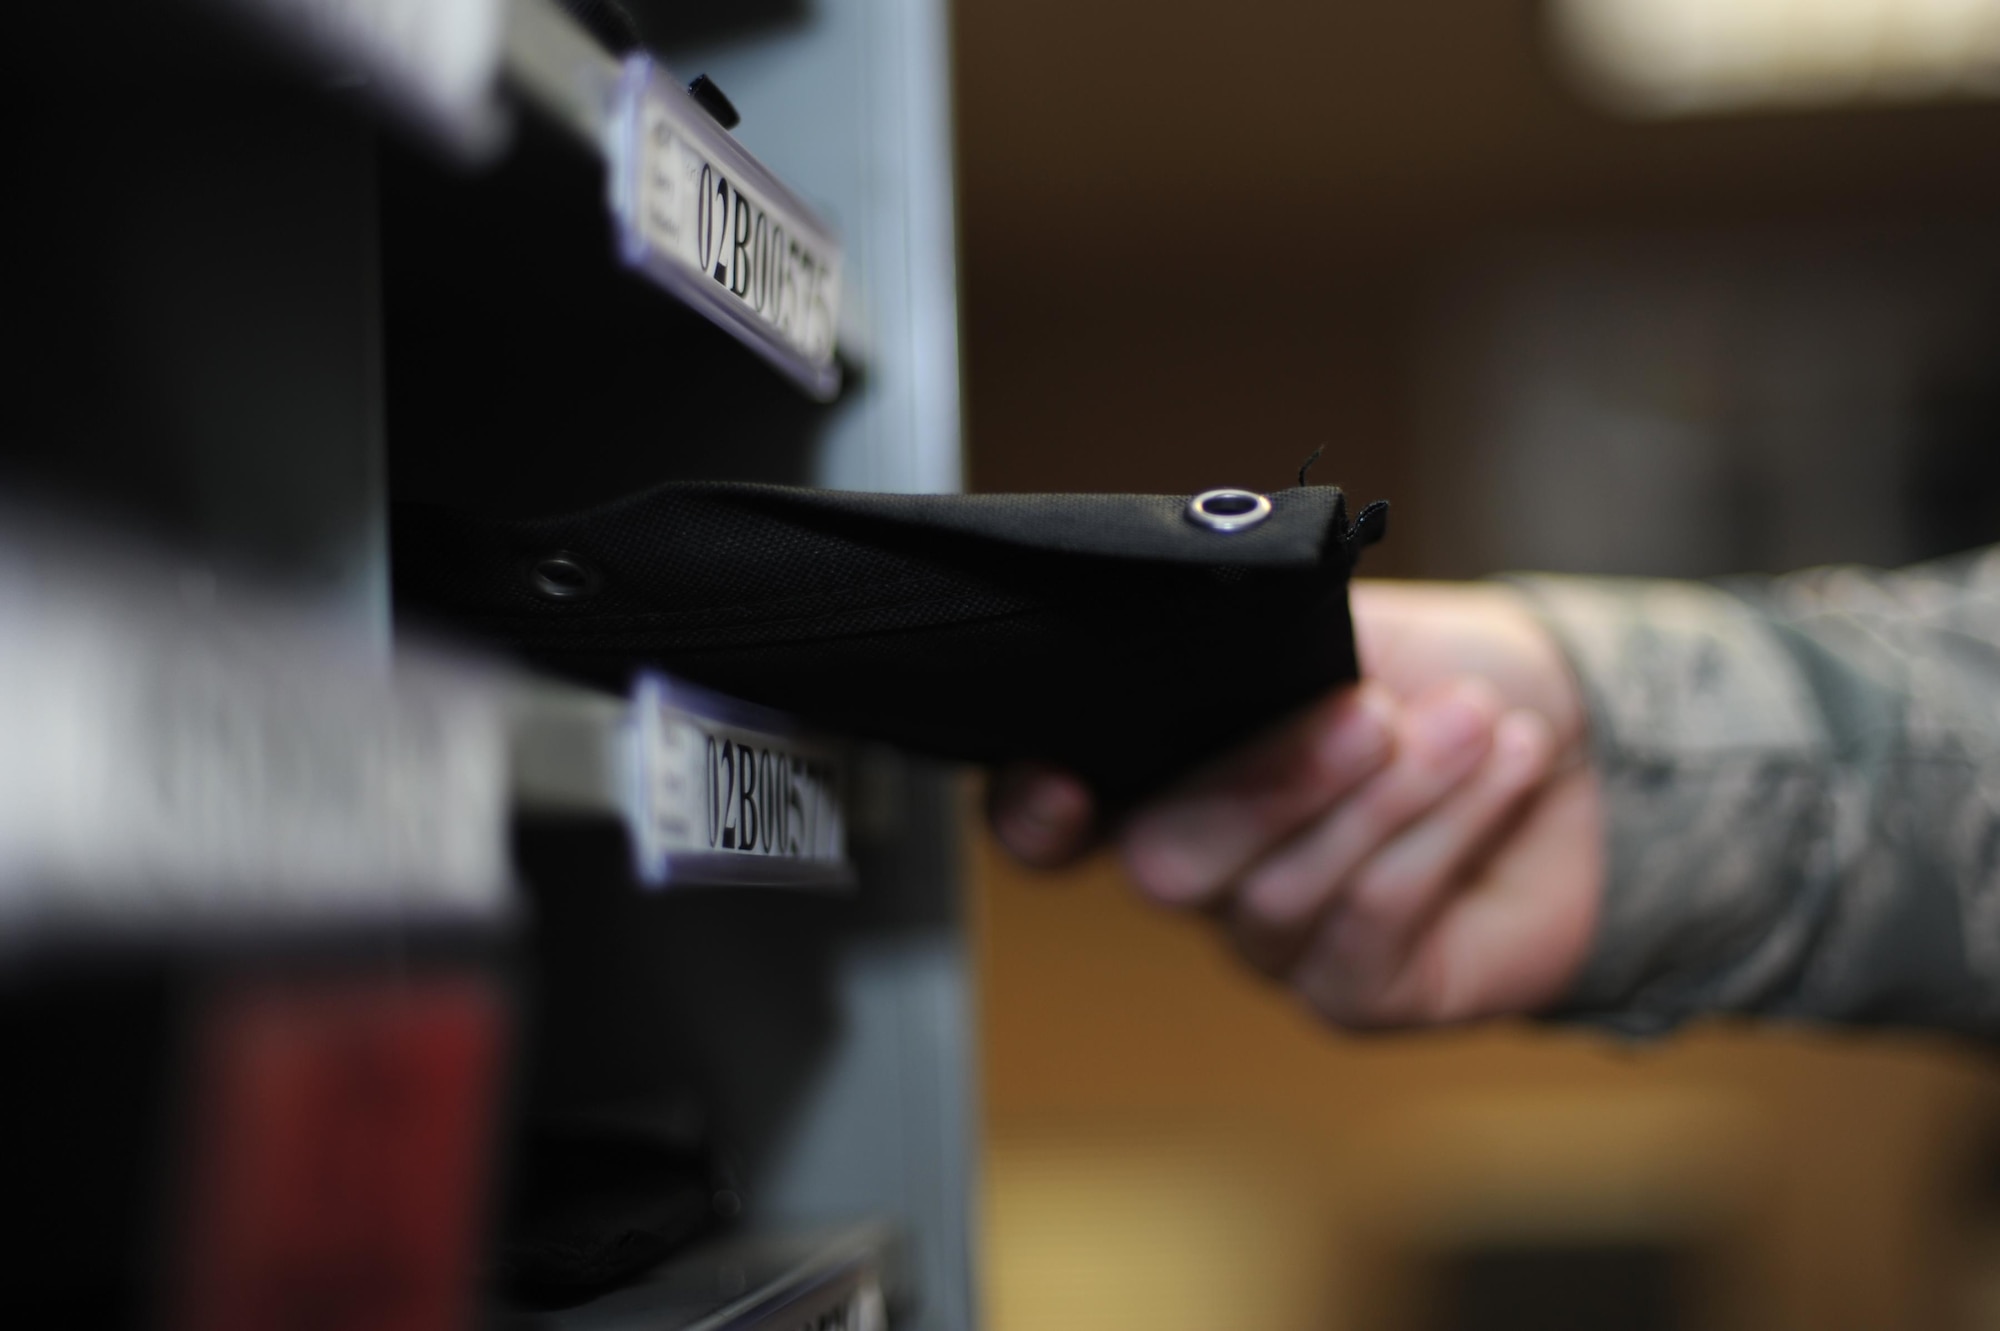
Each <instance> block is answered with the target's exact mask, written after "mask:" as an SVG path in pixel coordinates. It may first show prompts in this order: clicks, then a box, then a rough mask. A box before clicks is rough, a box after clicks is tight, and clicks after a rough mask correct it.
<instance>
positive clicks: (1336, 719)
mask: <svg viewBox="0 0 2000 1331" xmlns="http://www.w3.org/2000/svg"><path fill="white" fill-rule="evenodd" d="M1395 712H1396V704H1395V702H1394V701H1393V700H1392V699H1391V698H1390V696H1389V695H1388V693H1387V692H1386V691H1385V690H1383V689H1382V688H1381V687H1380V686H1379V685H1376V684H1371V683H1362V684H1358V685H1356V686H1354V687H1353V688H1349V689H1343V690H1341V691H1340V692H1338V693H1336V694H1333V695H1332V696H1330V697H1328V698H1326V699H1324V700H1322V701H1320V702H1318V703H1316V704H1314V705H1313V706H1312V707H1309V708H1308V709H1306V711H1304V712H1302V713H1301V714H1299V715H1298V716H1295V717H1293V718H1292V719H1291V720H1289V721H1287V722H1285V723H1284V724H1282V725H1281V726H1279V727H1278V728H1277V729H1276V730H1273V731H1271V732H1269V733H1268V734H1265V735H1264V736H1262V737H1260V738H1259V739H1257V740H1254V741H1252V742H1251V744H1250V745H1248V746H1247V747H1246V748H1244V749H1241V750H1239V751H1238V752H1237V753H1235V754H1233V755H1231V756H1230V757H1228V758H1225V759H1223V760H1222V761H1221V762H1219V763H1217V764H1216V765H1214V766H1212V767H1210V768H1208V769H1207V770H1206V771H1204V772H1202V773H1201V774H1199V775H1197V776H1196V777H1194V778H1193V779H1192V780H1191V781H1189V782H1188V783H1187V784H1185V785H1183V786H1181V787H1180V788H1179V789H1177V790H1175V791H1173V792H1171V793H1170V794H1167V795H1165V796H1162V797H1161V798H1160V799H1159V800H1157V801H1155V802H1154V803H1153V804H1152V805H1150V806H1149V807H1147V808H1146V809H1144V810H1142V811H1140V813H1139V814H1137V815H1136V816H1135V817H1134V818H1133V819H1132V821H1131V822H1130V823H1128V824H1127V825H1126V828H1125V832H1124V835H1123V837H1122V838H1121V841H1122V845H1123V850H1124V859H1125V867H1126V870H1127V871H1128V872H1129V873H1130V874H1131V875H1132V879H1133V881H1134V882H1135V883H1137V885H1138V886H1139V889H1140V890H1141V891H1142V892H1144V893H1145V894H1146V895H1148V896H1150V897H1152V898H1154V899H1155V900H1157V901H1161V902H1166V903H1169V904H1172V905H1183V906H1185V905H1198V904H1202V903H1205V902H1207V901H1210V900H1212V899H1214V898H1215V897H1216V896H1217V895H1219V894H1220V893H1221V892H1222V890H1223V889H1224V888H1225V887H1226V886H1227V885H1228V884H1229V883H1230V881H1231V880H1233V879H1234V878H1235V877H1236V876H1237V874H1238V873H1240V872H1241V871H1242V870H1243V869H1244V868H1245V867H1246V866H1248V865H1249V864H1251V863H1252V862H1253V861H1255V860H1256V859H1257V858H1258V857H1259V856H1260V855H1262V854H1263V852H1264V851H1265V850H1266V849H1267V848H1268V847H1269V846H1270V845H1271V844H1272V843H1274V842H1276V841H1279V840H1282V839H1283V838H1285V837H1288V836H1290V835H1291V834H1292V833H1293V832H1296V831H1297V830H1298V829H1299V828H1301V827H1303V826H1304V825H1305V824H1306V823H1307V822H1308V821H1310V820H1311V819H1313V818H1314V817H1316V816H1318V815H1319V814H1321V813H1324V812H1325V811H1326V810H1327V809H1329V808H1331V807H1332V806H1333V805H1334V803H1335V802H1336V801H1338V800H1339V799H1340V798H1341V797H1342V796H1344V795H1346V794H1347V793H1348V792H1349V791H1351V790H1353V789H1354V788H1355V787H1357V786H1359V785H1360V784H1361V783H1362V782H1363V781H1364V780H1366V779H1367V778H1368V777H1369V776H1371V775H1372V774H1373V773H1374V772H1375V771H1376V770H1377V769H1378V768H1380V767H1381V766H1382V764H1383V763H1385V762H1387V761H1388V758H1389V752H1390V750H1391V748H1392V747H1393V738H1392V737H1393V734H1394V721H1395Z"/></svg>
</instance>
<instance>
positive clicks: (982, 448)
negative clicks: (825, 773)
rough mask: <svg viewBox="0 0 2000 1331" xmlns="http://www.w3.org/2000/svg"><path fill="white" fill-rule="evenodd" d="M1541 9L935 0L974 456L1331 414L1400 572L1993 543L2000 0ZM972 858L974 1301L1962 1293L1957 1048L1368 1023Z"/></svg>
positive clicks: (1292, 428) (1274, 455) (1741, 1034)
mask: <svg viewBox="0 0 2000 1331" xmlns="http://www.w3.org/2000/svg"><path fill="white" fill-rule="evenodd" d="M1593 3H1595V4H1596V5H1597V9H1596V10H1593V9H1592V4H1593ZM1553 4H1554V0H1551V3H1535V2H1533V0H1376V2H1374V3H1357V2H1356V0H1322V2H1321V3H1305V2H1304V0H1232V3H1229V4H1193V3H1187V2H1186V0H1155V3H1151V4H1145V5H1140V4H1136V3H1130V2H1129V0H1064V2H1063V3H1056V2H1055V0H958V5H957V13H956V24H957V31H956V47H957V57H956V58H957V61H958V71H957V72H958V87H959V106H958V133H959V142H960V152H961V181H960V193H961V208H962V214H961V216H962V228H963V248H964V269H963V271H964V275H965V277H964V280H965V300H964V306H963V308H964V318H965V333H966V370H967V381H966V382H967V394H968V407H969V435H970V446H971V456H970V474H971V477H972V480H973V483H974V485H975V486H976V487H977V488H980V489H986V490H1013V489H1079V490H1144V491H1167V492H1185V491H1192V490H1196V489H1200V488H1204V487H1206V486H1210V485H1218V484H1236V485H1247V486H1252V487H1257V488H1276V487H1278V486H1282V485H1284V484H1288V483H1289V482H1290V481H1291V479H1292V477H1293V475H1294V473H1295V472H1296V470H1297V468H1298V465H1299V463H1300V462H1301V461H1302V460H1303V459H1304V457H1305V456H1306V455H1307V454H1308V453H1310V452H1311V451H1312V450H1313V449H1314V448H1316V447H1319V446H1321V445H1324V446H1325V447H1326V450H1327V451H1326V455H1325V457H1324V458H1323V459H1322V461H1321V462H1320V463H1319V466H1318V469H1317V470H1316V472H1315V473H1314V479H1315V480H1320V481H1331V482H1335V483H1338V484H1341V485H1343V486H1345V487H1347V488H1348V489H1349V490H1350V491H1352V492H1353V493H1355V494H1356V495H1357V496H1359V497H1361V498H1363V499H1372V498H1376V497H1386V498H1389V499H1390V500H1392V502H1393V503H1394V505H1395V511H1394V524H1393V529H1392V535H1391V538H1390V540H1389V542H1388V543H1387V544H1386V545H1385V546H1383V547H1380V548H1379V549H1377V550H1375V551H1371V552H1370V555H1369V564H1368V568H1367V571H1369V572H1371V573H1375V574H1385V575H1403V576H1447V577H1463V576H1476V575H1479V574H1482V573H1486V572H1489V571H1492V570H1495V569H1501V568H1507V567H1528V566H1534V567H1560V568H1570V569H1580V570H1594V571H1606V572H1620V573H1664V574H1685V575H1700V574H1709V573H1720V572H1727V571H1737V570H1746V569H1773V570H1775V569H1781V568H1787V567H1794V566H1797V565H1799V564H1802V563H1808V562H1819V561H1829V560H1866V561H1877V562H1894V561H1901V560H1907V559H1913V558H1919V557H1923V556H1926V555H1930V554H1936V553H1941V552H1945V551H1948V550H1952V549H1957V548H1963V547H1965V546H1967V545H1970V544H1974V543H1977V542H1980V541H1984V540H1994V539H2000V101H1992V100H1985V99H1984V98H1983V97H1982V96H1981V95H1980V94H1981V93H1982V91H1984V90H1988V89H1990V88H1992V87H1993V86H1995V85H1996V80H1994V79H1993V78H1992V77H1991V75H1992V71H1993V70H1994V69H1996V68H2000V16H1996V11H1995V6H1993V5H1991V4H1986V3H1983V0H1961V2H1957V3H1953V4H1949V5H1947V4H1943V3H1942V0H1906V3H1902V4H1898V3H1895V2H1894V0H1810V2H1808V0H1791V3H1784V2H1783V0H1739V2H1738V3H1736V4H1734V5H1721V4H1719V3H1715V2H1713V0H1680V3H1679V5H1678V7H1677V8H1676V7H1675V6H1673V5H1668V6H1667V9H1668V10H1671V11H1672V13H1673V14H1677V15H1678V16H1679V18H1678V19H1676V22H1677V23H1678V26H1677V27H1676V26H1674V25H1673V24H1669V25H1668V26H1667V27H1664V28H1663V27H1661V26H1660V25H1659V24H1658V23H1655V24H1654V26H1653V27H1652V28H1648V27H1647V26H1646V23H1645V22H1644V21H1641V20H1643V19H1644V17H1645V16H1644V13H1643V12H1642V11H1644V10H1645V9H1646V5H1645V4H1644V3H1643V2H1639V0H1568V3H1566V4H1564V5H1563V6H1562V7H1561V8H1560V9H1558V8H1555V7H1553ZM1653 7H1654V8H1655V9H1659V8H1660V6H1659V5H1654V6H1653ZM1663 12H1664V11H1663ZM1634 14H1638V15H1639V18H1638V19H1634V18H1633V15H1634ZM1953 14H1956V15H1957V17H1956V18H1955V19H1953V18H1952V15H1953ZM1718 15H1721V16H1722V17H1721V18H1718V17H1717V16H1718ZM1607 16H1608V17H1607ZM1704 16H1706V17H1704ZM1746 16H1747V17H1746ZM1759 16H1761V17H1759ZM1815 16H1817V17H1815ZM1600 18H1602V19H1603V20H1604V23H1598V26H1597V27H1594V28H1593V27H1592V26H1591V25H1592V24H1593V23H1597V22H1598V19H1600ZM1752 19H1756V20H1757V21H1756V22H1754V23H1753V22H1751V20H1752ZM1701 22H1708V23H1710V27H1709V28H1707V29H1701V28H1700V23H1701ZM1951 22H1957V23H1959V24H1960V25H1961V26H1960V27H1959V28H1955V29H1954V28H1951V27H1950V26H1949V25H1950V23H1951ZM1620 23H1622V24H1623V25H1624V26H1623V27H1622V28H1620V27H1619V26H1618V24H1620ZM1604 24H1610V27H1605V26H1604ZM1732 24H1733V25H1734V26H1731V25H1732ZM1579 25H1581V28H1580V27H1579ZM1815 25H1817V26H1815ZM1580 30H1583V31H1585V35H1586V36H1588V35H1589V34H1590V33H1592V32H1595V33H1598V34H1599V35H1600V36H1601V35H1602V33H1603V32H1605V31H1613V32H1614V35H1616V34H1617V33H1623V34H1624V40H1626V47H1625V48H1624V49H1625V53H1626V58H1627V64H1626V66H1625V68H1624V70H1623V76H1624V78H1625V82H1624V83H1623V84H1622V85H1621V84H1620V83H1619V80H1618V77H1617V76H1618V75H1619V73H1620V71H1619V69H1618V68H1617V67H1616V61H1615V60H1614V61H1611V62H1609V63H1608V64H1607V63H1606V62H1604V61H1602V60H1600V62H1599V64H1598V65H1597V66H1596V67H1595V69H1594V72H1593V67H1591V66H1589V65H1588V64H1587V62H1580V61H1579V59H1578V57H1577V56H1576V54H1575V52H1576V50H1577V49H1578V48H1577V45H1576V42H1575V41H1574V40H1572V41H1571V43H1570V44H1569V45H1567V46H1565V45H1564V42H1563V40H1562V36H1563V34H1565V33H1567V34H1569V35H1570V36H1571V38H1572V39H1574V37H1575V34H1576V33H1577V32H1578V31H1580ZM1614 30H1615V31H1614ZM1704 33H1706V34H1707V35H1706V36H1704V35H1703V34H1704ZM1690 34H1693V35H1692V36H1690ZM1717 34H1720V36H1718V35H1717ZM1913 34H1914V35H1913ZM1730 41H1735V42H1737V43H1738V46H1735V47H1732V46H1730V45H1729V42H1730ZM1926 41H1928V42H1929V46H1928V47H1925V46H1924V45H1923V43H1924V42H1926ZM1675 42H1678V43H1680V45H1678V46H1676V45H1674V43H1675ZM1759 42H1761V43H1763V45H1762V46H1761V47H1759V46H1757V43H1759ZM1704 43H1706V44H1705V45H1704ZM1787 43H1789V44H1787ZM1585 46H1586V47H1587V46H1588V43H1585ZM1925 50H1928V51H1929V52H1930V55H1929V56H1928V57H1926V56H1924V55H1923V52H1924V51H1925ZM1691 51H1692V52H1693V53H1694V54H1693V55H1690V54H1689V53H1690V52H1691ZM1743 51H1748V52H1750V54H1749V55H1742V54H1741V52H1743ZM1635 52H1636V55H1635V54H1634V53H1635ZM1703 52H1706V53H1707V54H1706V55H1705V56H1704V55H1703ZM1732 52H1736V53H1737V54H1736V55H1732V54H1731V53H1732ZM1760 52H1761V54H1760ZM1912 52H1916V54H1915V55H1912V54H1911V53H1912ZM1600 54H1602V53H1601V52H1600ZM1701 59H1709V60H1710V61H1711V65H1710V66H1702V65H1701V64H1700V60H1701ZM1923 59H1930V60H1931V61H1932V65H1931V66H1924V65H1923V63H1922V62H1923ZM1899 62H1900V63H1899ZM1913 62H1914V63H1913ZM1981 62H1985V63H1981ZM1704 68H1707V69H1709V70H1710V74H1712V75H1713V77H1712V78H1709V82H1707V83H1703V82H1702V79H1703V78H1707V77H1709V75H1704V74H1703V72H1702V70H1703V69H1704ZM1926 69H1929V70H1930V72H1929V74H1926V73H1925V70H1926ZM1634 71H1636V75H1635V73H1634ZM1717 71H1719V72H1717ZM1913 71H1914V72H1913ZM1676 79H1678V80H1680V82H1678V83H1677V82H1675V80H1676ZM1648 80H1651V82H1648ZM1690 112H1691V113H1690ZM978 869H979V883H980V894H981V904H982V910H983V935H982V940H983V941H982V946H983V958H984V983H985V988H984V994H983V1003H984V1008H985V1016H984V1054H985V1065H984V1066H985V1091H986V1106H987V1140H988V1149H989V1160H988V1169H989V1175H988V1178H989V1196H988V1198H987V1207H986V1256H987V1263H988V1265H987V1282H988V1287H987V1304H988V1310H989V1321H990V1324H991V1325H992V1326H994V1327H995V1328H996V1331H1020V1329H1022V1328H1028V1327H1063V1326H1079V1327H1083V1326H1088V1327H1094V1328H1114V1327H1125V1326H1131V1327H1141V1326H1143V1327H1146V1328H1148V1331H1168V1329H1170V1328H1179V1327H1183V1326H1185V1327H1190V1328H1192V1327H1197V1326H1200V1327H1205V1328H1213V1327H1217V1326H1227V1327H1232V1328H1243V1329H1244V1331H1255V1329H1257V1328H1271V1329H1273V1331H1276V1329H1277V1328H1304V1327H1367V1328H1399V1327H1408V1328H1436V1329H1438V1331H1463V1329H1468V1328H1494V1329H1496V1331H1497V1328H1503V1327H1538V1328H1565V1327H1576V1328H1584V1327H1590V1328H1596V1327H1624V1328H1651V1327H1658V1328H1691V1327H1752V1326H1754V1327H1758V1328H1791V1327H1798V1328H1836V1327H1837V1328H1845V1327H1853V1328H1874V1327H1926V1328H1929V1327H1948V1326H1982V1325H1991V1326H2000V1240H1996V1238H1995V1236H1996V1235H2000V1169H1996V1168H1995V1166H1994V1164H1993V1163H1992V1162H1993V1160H1994V1159H1995V1158H1996V1150H1995V1144H1996V1141H2000V1079H1996V1077H1995V1075H1994V1072H1993V1069H1992V1066H1991V1062H1990V1059H1989V1058H1988V1057H1987V1056H1985V1055H1983V1054H1980V1053H1976V1052H1974V1051H1970V1050H1967V1049H1965V1048H1962V1047H1956V1046H1952V1045H1948V1044H1946V1043H1943V1042H1939V1041H1932V1040H1926V1039H1920V1038H1912V1037H1898V1036H1889V1035H1865V1036H1863V1035H1831V1034H1826V1033H1812V1032H1800V1031H1775V1030H1749V1029H1744V1028H1740V1027H1737V1028H1725V1027H1720V1026H1716V1027H1708V1028H1703V1029H1699V1030H1695V1031H1691V1032H1688V1033H1686V1034H1683V1035H1681V1036H1679V1037H1676V1038H1674V1039H1672V1040H1669V1041H1666V1042H1664V1043H1661V1044H1659V1045H1657V1046H1651V1047H1643V1048H1633V1047H1625V1046H1618V1045H1614V1044H1611V1043H1608V1042H1606V1041H1605V1040H1603V1039H1600V1038H1598V1037H1595V1036H1591V1035H1589V1034H1587V1033H1576V1032H1553V1031H1547V1030H1535V1029H1527V1028H1510V1029H1500V1030H1485V1031H1478V1032H1471V1033H1463V1034H1451V1035H1431V1036H1422V1037H1393V1038H1379V1037H1378V1038H1372V1039H1366V1040H1363V1039H1357V1038H1354V1037H1349V1036H1343V1035H1339V1034H1336V1033H1332V1032H1329V1031H1326V1030H1323V1029H1321V1028H1319V1027H1317V1026H1315V1025H1313V1024H1312V1023H1311V1022H1309V1021H1308V1020H1307V1019H1306V1018H1305V1017H1304V1016H1303V1015H1302V1014H1300V1013H1298V1012H1296V1011H1295V1010H1294V1009H1293V1008H1292V1007H1291V1005H1290V1004H1289V1003H1288V1002H1287V1001H1286V1000H1285V999H1284V998H1283V997H1282V996H1281V995H1279V994H1277V993H1276V992H1274V991H1271V990H1268V989H1266V988H1265V987H1264V986H1263V985H1262V984H1261V983H1260V982H1258V981H1256V980H1254V979H1252V978H1250V977H1249V976H1247V975H1244V974H1242V973H1240V972H1239V971H1238V970H1237V969H1236V968H1235V967H1234V966H1233V965H1232V963H1231V962H1230V961H1229V959H1228V958H1227V957H1226V956H1225V955H1224V954H1223V951H1222V948H1221V946H1220V945H1219V944H1217V943H1215V942H1213V941H1212V940H1210V939H1208V938H1207V937H1205V936H1204V935H1203V933H1202V931H1201V930H1200V929H1199V927H1197V926H1196V925H1195V924H1194V923H1192V922H1189V921H1184V920H1178V919H1171V918H1167V917H1164V916H1161V915H1158V914H1155V913H1153V912H1151V911H1149V910H1147V909H1146V908H1144V907H1142V906H1141V905H1139V904H1137V903H1136V902H1134V901H1132V900H1131V899H1129V896H1128V894H1127V893H1126V891H1125V889H1124V887H1123V885H1122V883H1120V882H1119V881H1118V875H1117V872H1116V869H1115V868H1114V867H1113V866H1111V865H1109V864H1108V863H1105V862H1102V861H1099V862H1094V863H1092V864H1089V865H1086V866H1084V867H1083V868H1081V869H1079V870H1077V871H1075V872H1073V873H1070V874H1067V875H1063V876H1061V877H1059V878H1056V879H1050V880H1035V879H1031V878H1029V877H1028V876H1026V875H1023V874H1021V873H1019V872H1018V871H1016V870H1013V869H1012V868H1010V867H1009V866H1008V865H1007V864H1006V863H1005V862H1004V861H1003V860H1002V859H1001V858H1000V857H999V856H998V855H997V853H995V852H994V851H993V850H992V849H991V848H990V847H988V848H986V849H984V850H983V851H982V852H981V853H980V857H979V864H978Z"/></svg>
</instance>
